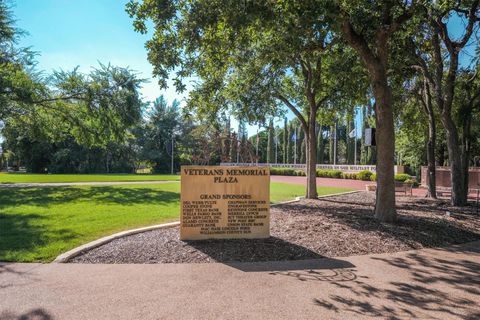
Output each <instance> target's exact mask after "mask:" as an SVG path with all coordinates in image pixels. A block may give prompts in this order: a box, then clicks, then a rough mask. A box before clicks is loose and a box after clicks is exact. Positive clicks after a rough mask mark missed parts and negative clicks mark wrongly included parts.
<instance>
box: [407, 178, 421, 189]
mask: <svg viewBox="0 0 480 320" xmlns="http://www.w3.org/2000/svg"><path fill="white" fill-rule="evenodd" d="M404 183H409V184H411V185H412V187H414V188H417V187H418V186H419V184H418V182H417V181H415V180H413V179H407V180H405V181H404Z"/></svg>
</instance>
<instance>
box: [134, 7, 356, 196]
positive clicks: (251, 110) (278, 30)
mask: <svg viewBox="0 0 480 320" xmlns="http://www.w3.org/2000/svg"><path fill="white" fill-rule="evenodd" d="M127 10H128V12H129V13H130V15H131V16H132V17H135V22H134V27H135V29H136V30H137V31H140V32H143V33H145V32H146V30H147V24H146V23H145V22H146V20H147V19H151V20H152V21H153V22H154V26H155V33H154V35H153V38H152V39H151V40H149V41H148V42H147V44H146V46H147V48H148V50H149V60H150V62H151V63H152V64H153V65H154V74H155V75H156V76H159V77H160V84H161V85H162V86H166V79H167V78H168V75H169V71H170V70H178V73H177V77H176V80H175V81H176V83H177V85H178V86H177V88H179V89H180V90H181V89H183V88H184V85H183V83H182V79H183V78H185V77H187V76H191V75H195V76H197V77H198V78H200V79H201V83H200V85H199V86H197V87H196V88H195V90H194V93H192V94H191V98H192V99H191V100H190V103H189V105H190V106H194V107H195V108H196V110H197V111H199V112H202V111H205V112H209V113H211V112H212V111H213V112H217V111H218V110H220V109H222V108H226V107H231V108H233V111H234V112H237V113H241V114H242V115H243V116H244V117H245V118H246V119H249V120H251V121H253V122H263V121H264V120H265V117H266V116H272V115H273V116H275V115H276V114H278V113H279V111H280V110H279V106H280V105H282V106H283V107H282V109H284V107H286V108H288V109H290V110H291V111H292V112H293V113H294V115H295V116H296V117H297V118H298V120H299V122H300V124H301V126H302V129H303V130H304V132H305V137H306V145H307V156H306V163H307V192H306V196H307V198H316V197H317V187H316V177H315V169H316V167H315V165H316V153H317V152H316V147H317V146H316V136H315V123H316V120H317V112H318V110H319V108H321V107H322V106H323V105H324V102H326V101H327V100H329V99H331V98H332V96H333V95H334V94H336V93H337V92H338V91H339V90H340V89H341V87H342V84H343V83H344V82H346V81H349V80H350V78H349V77H347V76H341V74H342V71H344V72H347V71H350V70H351V66H349V65H348V64H347V62H349V63H350V62H352V63H356V60H355V59H346V57H347V56H351V52H350V51H349V50H344V48H343V47H341V46H336V44H335V41H334V39H335V35H334V34H333V33H332V32H331V30H330V29H329V27H328V25H327V23H325V17H326V14H325V7H324V6H322V5H319V4H318V3H317V2H310V1H308V2H305V1H295V3H294V4H292V3H287V2H258V1H247V2H242V1H240V2H238V1H220V2H212V1H206V0H204V1H196V2H195V4H194V5H191V4H190V3H189V2H168V1H165V0H156V1H143V2H142V3H141V4H139V2H137V1H130V2H129V4H128V5H127ZM305 12H309V14H308V15H305V14H304V13H305ZM332 51H334V53H332Z"/></svg>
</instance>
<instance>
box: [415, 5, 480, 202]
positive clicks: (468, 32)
mask: <svg viewBox="0 0 480 320" xmlns="http://www.w3.org/2000/svg"><path fill="white" fill-rule="evenodd" d="M479 3H480V1H478V0H474V1H462V2H458V3H457V2H446V3H443V2H441V3H436V2H432V3H431V4H429V5H427V6H425V7H424V10H423V21H422V22H423V23H422V24H421V26H422V29H421V30H422V31H423V32H422V33H421V36H419V37H416V38H413V39H412V41H413V42H414V45H415V46H416V50H417V62H418V69H420V70H421V71H422V73H423V76H424V77H425V78H426V79H427V81H428V82H429V85H430V87H431V88H432V91H433V99H434V100H435V106H436V107H437V108H438V111H439V113H440V120H441V122H442V125H443V127H444V128H445V133H446V138H447V139H446V142H447V149H448V158H449V163H450V171H451V185H452V197H451V203H452V205H456V206H462V205H465V204H466V203H467V195H468V188H465V186H466V185H467V183H468V182H467V181H468V163H464V161H463V160H462V147H461V141H460V139H459V134H458V127H457V125H456V123H455V121H454V119H453V111H452V107H453V102H454V99H455V87H456V84H457V77H458V69H459V55H460V53H461V52H462V50H463V49H464V48H465V46H466V45H467V44H468V43H469V41H470V39H471V37H472V35H473V34H474V31H475V29H476V27H477V26H478V25H479V23H480V12H479ZM459 16H460V17H461V18H463V19H464V21H465V30H464V32H463V34H462V36H461V37H459V38H455V37H454V36H452V33H451V30H449V25H450V24H449V22H450V21H451V20H452V19H455V18H456V17H457V18H458V17H459ZM465 167H466V168H467V169H465Z"/></svg>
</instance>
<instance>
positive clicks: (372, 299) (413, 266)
mask: <svg viewBox="0 0 480 320" xmlns="http://www.w3.org/2000/svg"><path fill="white" fill-rule="evenodd" d="M450 250H451V249H449V251H450ZM453 250H455V248H454V249H453ZM467 251H468V252H471V253H474V257H475V256H478V253H479V251H480V250H479V248H476V249H467ZM441 257H442V255H441V253H440V254H435V255H430V256H425V255H424V254H422V253H419V252H412V253H409V254H407V255H406V256H403V257H372V258H371V259H372V260H375V261H377V262H381V263H382V264H385V265H386V266H388V267H385V268H389V270H390V274H391V275H393V276H392V278H393V279H395V280H392V281H389V282H388V283H384V284H380V285H379V284H377V285H376V286H373V285H371V284H369V283H368V281H365V280H360V278H361V277H359V278H358V279H356V280H354V281H352V282H351V283H349V284H347V285H345V284H343V285H342V288H343V289H345V290H348V293H347V294H345V295H343V294H341V293H340V294H338V293H337V294H330V295H329V296H328V297H327V298H325V299H320V298H319V299H317V298H315V299H314V301H313V302H314V304H315V305H317V306H319V307H321V308H324V309H327V310H329V311H333V312H335V313H340V314H344V313H345V312H351V313H355V314H358V315H361V316H371V317H385V318H387V319H404V318H416V319H419V318H421V319H424V318H428V319H446V318H448V319H450V318H458V319H478V317H479V315H480V312H479V309H478V303H479V301H480V263H478V262H476V261H473V259H475V258H474V257H472V260H470V259H448V258H441ZM392 267H393V269H392ZM380 268H381V265H380ZM397 269H398V270H399V272H405V270H408V275H407V277H406V278H407V279H406V280H404V278H403V277H399V278H396V277H395V274H396V271H395V270H397ZM400 269H401V270H400ZM397 279H398V280H397ZM459 293H461V294H459Z"/></svg>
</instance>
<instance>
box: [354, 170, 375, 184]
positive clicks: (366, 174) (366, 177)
mask: <svg viewBox="0 0 480 320" xmlns="http://www.w3.org/2000/svg"><path fill="white" fill-rule="evenodd" d="M372 175H373V173H372V172H371V171H368V170H363V171H360V172H359V173H358V174H357V176H358V179H359V180H363V181H370V177H371V176H372Z"/></svg>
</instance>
